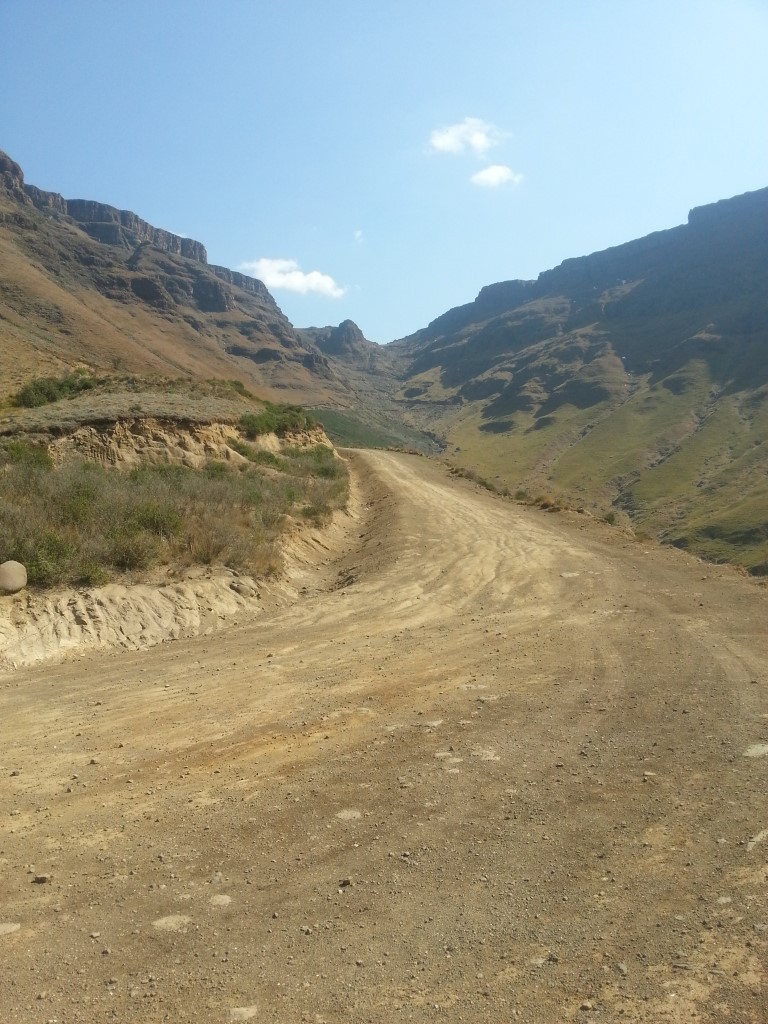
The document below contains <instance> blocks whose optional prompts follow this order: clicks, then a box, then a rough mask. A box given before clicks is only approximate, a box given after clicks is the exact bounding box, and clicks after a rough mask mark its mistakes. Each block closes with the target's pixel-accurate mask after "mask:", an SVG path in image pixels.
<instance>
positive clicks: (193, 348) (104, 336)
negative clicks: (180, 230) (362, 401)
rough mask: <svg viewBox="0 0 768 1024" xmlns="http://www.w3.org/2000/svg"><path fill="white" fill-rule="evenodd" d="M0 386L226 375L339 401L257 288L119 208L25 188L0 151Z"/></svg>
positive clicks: (338, 388)
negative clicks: (37, 378)
mask: <svg viewBox="0 0 768 1024" xmlns="http://www.w3.org/2000/svg"><path fill="white" fill-rule="evenodd" d="M0 338H1V340H2V345H1V346H0V381H1V382H2V388H3V390H4V391H5V392H6V393H7V392H9V391H13V390H15V389H16V387H17V386H18V385H19V384H20V383H22V382H23V381H24V380H26V379H28V378H29V377H30V376H31V375H33V374H38V373H40V372H48V371H55V372H58V371H60V370H62V369H65V368H68V367H71V366H74V365H78V364H83V363H85V364H86V365H88V366H90V367H92V368H95V369H101V370H119V371H121V372H126V371H128V372H137V373H147V372H155V373H162V374H170V375H174V376H175V375H179V374H184V375H190V376H201V377H225V378H236V379H239V380H241V381H243V382H244V383H246V384H248V385H249V386H253V387H255V388H257V389H258V390H259V391H260V392H261V393H262V394H264V395H265V397H273V398H274V397H279V398H281V399H288V400H293V401H307V400H309V401H312V402H318V401H325V400H332V399H333V398H334V397H335V396H338V395H343V394H344V393H345V388H344V385H343V384H342V383H341V382H340V381H339V380H338V379H336V378H334V375H333V373H332V372H331V370H330V366H329V364H328V361H327V359H326V358H325V357H324V356H323V354H322V353H321V352H320V350H319V349H318V348H317V347H316V346H315V345H314V344H312V342H311V341H309V340H307V339H305V338H300V337H299V336H298V335H297V334H296V332H295V331H294V329H293V327H292V325H291V324H290V322H289V321H288V320H287V318H286V317H285V316H283V314H282V312H281V311H280V309H279V308H278V306H277V304H276V303H275V301H274V299H273V298H272V296H271V295H270V294H269V292H268V291H267V289H266V288H265V287H264V285H263V284H262V283H261V282H260V281H256V280H254V279H252V278H249V277H245V276H244V275H242V274H238V273H236V272H235V271H230V270H227V269H226V268H224V267H216V266H210V265H209V264H208V262H207V256H206V252H205V248H204V246H203V245H202V244H201V243H199V242H195V241H194V240H192V239H185V238H180V237H179V236H177V235H173V234H171V233H170V232H167V231H163V230H161V229H157V228H154V227H152V226H151V225H149V224H147V223H146V222H145V221H143V220H141V219H140V218H139V217H137V216H136V215H135V214H133V213H130V212H129V211H125V210H116V209H115V208H113V207H110V206H106V205H104V204H101V203H94V202H90V201H86V200H65V199H63V198H62V197H61V196H59V195H57V194H56V193H51V192H43V191H41V190H40V189H37V188H35V187H34V186H30V185H25V183H24V179H23V175H22V172H21V168H20V167H19V166H18V164H15V163H14V162H13V161H12V160H11V159H10V158H9V157H7V156H6V155H5V154H3V153H0Z"/></svg>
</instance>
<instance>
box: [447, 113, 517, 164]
mask: <svg viewBox="0 0 768 1024" xmlns="http://www.w3.org/2000/svg"><path fill="white" fill-rule="evenodd" d="M503 137H504V132H502V131H501V130H500V129H498V128H497V127H496V125H493V124H488V122H487V121H481V120H480V118H478V117H465V118H464V120H463V121H459V123H458V124H451V125H448V127H447V128H435V130H434V131H433V132H432V133H431V134H430V136H429V148H430V149H431V150H432V151H433V152H435V153H464V152H466V151H467V150H470V151H471V152H473V153H475V154H476V155H477V156H483V154H484V153H486V152H487V151H488V150H489V149H490V148H491V147H492V146H495V145H496V144H497V143H498V142H500V141H501V139H502V138H503Z"/></svg>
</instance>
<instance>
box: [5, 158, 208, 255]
mask: <svg viewBox="0 0 768 1024" xmlns="http://www.w3.org/2000/svg"><path fill="white" fill-rule="evenodd" d="M16 166H17V167H18V165H16ZM19 173H21V170H20V168H19ZM21 184H22V187H23V191H24V194H25V196H26V197H27V199H29V200H30V201H31V203H32V205H33V206H35V207H36V208H37V209H38V210H41V211H43V212H45V213H51V214H56V215H58V216H62V217H68V218H69V219H70V220H72V221H74V223H75V224H77V225H78V227H80V228H82V229H83V231H85V232H86V233H87V234H89V235H90V236H91V238H95V239H96V241H97V242H103V243H104V244H105V245H118V246H122V247H123V248H125V249H133V248H135V246H137V245H140V244H141V243H142V242H149V243H150V244H151V245H154V246H156V247H157V248H158V249H162V250H163V251H164V252H172V253H176V254H177V255H179V256H183V257H184V258H185V259H189V260H197V261H198V262H199V263H207V262H208V255H207V253H206V251H205V246H204V245H203V244H202V242H196V241H195V240H194V239H193V238H183V237H182V236H181V235H174V234H173V232H171V231H164V230H163V229H162V228H156V227H153V226H152V225H151V224H148V223H147V222H146V221H145V220H142V219H141V217H139V216H137V215H136V214H135V213H132V212H131V211H130V210H118V209H117V208H116V207H114V206H108V205H107V204H106V203H97V202H94V201H93V200H91V199H64V197H63V196H61V195H59V193H58V192H44V191H43V190H42V189H39V188H36V187H35V186H34V185H25V184H23V178H22V179H21Z"/></svg>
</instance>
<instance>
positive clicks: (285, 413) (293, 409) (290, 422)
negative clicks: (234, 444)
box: [240, 402, 317, 441]
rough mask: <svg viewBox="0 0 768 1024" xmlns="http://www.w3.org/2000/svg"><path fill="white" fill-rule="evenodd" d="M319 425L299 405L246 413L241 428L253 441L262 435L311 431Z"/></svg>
mask: <svg viewBox="0 0 768 1024" xmlns="http://www.w3.org/2000/svg"><path fill="white" fill-rule="evenodd" d="M316 425H317V423H316V421H315V419H314V418H313V417H312V416H310V414H309V413H308V412H306V410H304V409H302V408H300V407H299V406H297V405H272V403H270V402H268V403H267V405H266V406H265V407H264V409H262V411H261V412H259V413H245V414H244V415H242V416H241V417H240V427H241V429H242V431H243V433H244V434H245V436H246V437H247V438H248V439H249V440H251V441H253V440H255V439H256V438H257V437H260V436H261V435H262V434H277V435H278V437H285V436H286V435H287V434H292V433H297V432H299V431H303V430H310V429H311V428H312V427H315V426H316Z"/></svg>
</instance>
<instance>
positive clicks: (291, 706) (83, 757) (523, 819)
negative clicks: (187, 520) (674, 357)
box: [0, 452, 768, 1024]
mask: <svg viewBox="0 0 768 1024" xmlns="http://www.w3.org/2000/svg"><path fill="white" fill-rule="evenodd" d="M350 458H351V460H352V467H353V480H354V494H353V501H352V506H351V507H352V509H353V512H354V515H352V516H350V517H349V518H348V520H347V521H346V525H345V526H344V528H343V529H340V530H339V531H338V532H337V533H335V534H334V533H333V532H331V533H329V534H328V535H327V536H325V537H324V536H323V535H321V534H318V535H316V536H315V537H314V538H309V539H308V540H307V541H306V542H305V543H303V544H302V545H300V546H299V547H298V548H297V550H296V551H295V552H294V556H293V558H294V561H293V565H294V568H293V575H292V582H291V586H292V587H293V588H294V591H295V593H296V595H297V597H296V599H295V600H291V601H290V602H289V601H288V600H287V598H286V600H283V601H282V602H276V603H275V604H274V606H270V607H268V608H267V609H266V610H265V611H264V613H263V614H260V616H259V617H258V618H257V619H254V620H253V621H250V622H244V621H241V622H240V623H239V625H237V626H233V627H232V628H231V629H228V630H226V631H224V632H221V633H217V634H214V635H211V636H206V637H199V638H197V639H195V640H180V641H177V642H174V643H171V644H165V645H162V646H160V647H155V648H152V649H151V650H148V651H144V652H138V653H120V654H110V655H104V654H102V655H98V656H97V655H89V656H88V657H87V658H84V659H83V660H79V661H70V662H68V663H64V664H62V665H58V666H55V667H50V666H49V667H48V668H46V669H34V670H32V669H26V670H22V671H19V672H17V673H15V674H9V675H6V676H5V677H4V678H3V679H2V681H0V721H2V723H3V725H2V748H1V751H0V765H1V766H2V776H1V777H0V813H2V814H3V816H4V820H5V821H6V823H7V826H8V827H7V829H6V832H5V834H4V836H3V840H2V846H1V847H0V864H1V865H2V873H1V874H0V908H2V909H0V1018H2V1020H3V1021H9V1022H10V1021H24V1022H27V1021H29V1022H32V1021H46V1020H51V1019H58V1020H61V1021H64V1020H66V1021H67V1022H83V1024H85V1022H88V1024H90V1022H95V1021H112V1020H114V1019H120V1020H130V1021H132V1022H133V1021H136V1022H154V1021H163V1020H173V1021H174V1022H177V1021H201V1022H208V1021H211V1022H219V1021H220V1022H225V1021H232V1020H246V1019H251V1018H253V1019H259V1020H272V1021H278V1022H283V1021H301V1020H307V1021H313V1022H321V1021H325V1022H335V1021H350V1020H354V1021H375V1022H381V1021H400V1020H402V1021H434V1020H436V1019H438V1020H439V1019H443V1020H449V1021H460V1020H462V1021H481V1020H482V1021H490V1022H498V1024H502V1022H504V1024H508V1022H509V1021H511V1020H515V1021H529V1022H542V1024H545V1022H552V1021H558V1022H559V1021H567V1020H585V1019H587V1018H591V1017H592V1016H595V1017H596V1019H601V1020H617V1021H618V1020H631V1021H644V1022H656V1021H673V1022H682V1021H689V1020H693V1019H695V1020H697V1021H702V1022H714V1021H722V1020H733V1021H738V1022H752V1024H758V1022H762V1021H764V1020H765V1019H767V1018H768V1006H767V1004H766V989H765V965H766V935H767V934H768V932H767V929H768V908H767V907H766V901H765V893H766V864H765V857H766V851H768V840H766V839H765V836H766V835H768V807H767V806H766V803H767V802H766V798H765V793H766V792H768V756H766V755H765V750H766V749H768V685H767V681H768V640H767V639H766V629H765V623H766V611H768V600H767V596H766V590H765V589H764V588H762V587H760V586H759V585H757V584H756V583H755V582H753V581H749V580H746V579H744V578H742V577H740V576H739V575H738V574H737V573H735V572H733V571H731V570H729V569H725V568H716V567H712V566H705V565H703V564H701V563H698V562H696V561H695V560H694V559H691V558H689V557H687V556H685V555H684V554H682V553H680V552H677V551H667V550H662V549H660V548H657V547H655V546H648V547H644V546H643V545H641V544H638V543H637V542H636V541H634V540H632V539H630V538H628V537H625V536H623V535H622V534H621V533H619V532H618V531H614V530H610V529H609V528H608V527H606V526H604V525H603V524H598V523H596V522H594V521H591V520H589V519H588V518H586V517H583V516H578V515H576V514H575V513H574V514H572V513H567V514H561V515H555V514H548V513H545V512H542V511H539V510H528V509H522V508H519V507H517V506H515V505H513V504H512V503H510V502H508V501H504V500H501V499H498V498H496V497H494V496H491V495H489V494H487V493H485V492H482V491H480V490H479V489H477V488H475V487H473V486H471V485H470V484H468V483H466V482H464V481H455V480H452V479H450V478H449V477H448V475H447V474H446V472H445V471H444V470H443V468H442V467H440V466H438V465H436V464H434V463H431V462H429V461H428V460H425V459H418V458H415V457H408V456H404V455H397V454H393V453H384V452H365V453H354V454H352V455H351V456H350ZM287 593H288V591H287V590H286V594H287ZM42 876H47V878H46V880H45V881H42V882H38V883H37V884H36V883H35V882H34V878H35V877H42Z"/></svg>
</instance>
